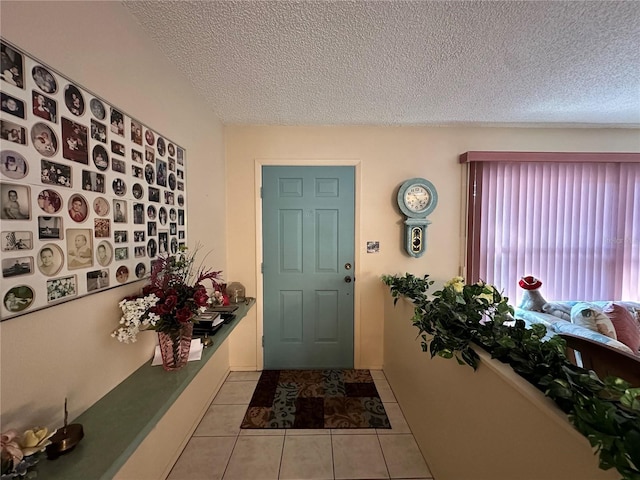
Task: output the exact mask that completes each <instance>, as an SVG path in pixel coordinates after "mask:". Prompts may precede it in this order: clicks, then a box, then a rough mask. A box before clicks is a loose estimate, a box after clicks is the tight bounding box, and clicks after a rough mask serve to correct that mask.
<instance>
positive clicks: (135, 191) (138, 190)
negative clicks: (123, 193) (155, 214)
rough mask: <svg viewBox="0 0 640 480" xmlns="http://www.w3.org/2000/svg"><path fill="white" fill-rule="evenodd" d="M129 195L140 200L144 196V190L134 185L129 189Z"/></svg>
mask: <svg viewBox="0 0 640 480" xmlns="http://www.w3.org/2000/svg"><path fill="white" fill-rule="evenodd" d="M131 193H132V194H133V198H135V199H136V200H140V199H141V198H142V197H143V196H144V189H143V188H142V185H140V184H139V183H134V184H133V187H132V188H131Z"/></svg>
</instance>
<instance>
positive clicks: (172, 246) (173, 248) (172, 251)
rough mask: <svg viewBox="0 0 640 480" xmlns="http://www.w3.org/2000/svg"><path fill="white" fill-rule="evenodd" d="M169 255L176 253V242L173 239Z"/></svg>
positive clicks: (173, 238)
mask: <svg viewBox="0 0 640 480" xmlns="http://www.w3.org/2000/svg"><path fill="white" fill-rule="evenodd" d="M171 253H172V254H175V253H178V240H176V239H175V237H172V238H171Z"/></svg>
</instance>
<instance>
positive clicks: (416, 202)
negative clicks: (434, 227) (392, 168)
mask: <svg viewBox="0 0 640 480" xmlns="http://www.w3.org/2000/svg"><path fill="white" fill-rule="evenodd" d="M437 203H438V194H437V193H436V189H435V187H434V186H433V184H432V183H431V182H430V181H428V180H425V179H424V178H412V179H410V180H407V181H406V182H404V183H403V184H402V186H401V187H400V189H399V190H398V206H399V207H400V210H402V213H404V214H405V215H406V216H407V217H412V218H424V217H426V216H427V215H429V214H430V213H431V212H432V211H433V210H434V209H435V208H436V204H437Z"/></svg>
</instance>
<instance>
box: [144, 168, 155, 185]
mask: <svg viewBox="0 0 640 480" xmlns="http://www.w3.org/2000/svg"><path fill="white" fill-rule="evenodd" d="M155 174H156V172H155V170H154V169H153V165H151V164H147V165H145V166H144V178H145V180H146V181H147V183H148V184H149V185H153V183H154V181H155Z"/></svg>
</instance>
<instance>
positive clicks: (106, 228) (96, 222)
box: [93, 218, 111, 238]
mask: <svg viewBox="0 0 640 480" xmlns="http://www.w3.org/2000/svg"><path fill="white" fill-rule="evenodd" d="M93 234H94V236H95V237H96V238H109V237H110V236H111V220H109V219H108V218H94V219H93Z"/></svg>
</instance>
